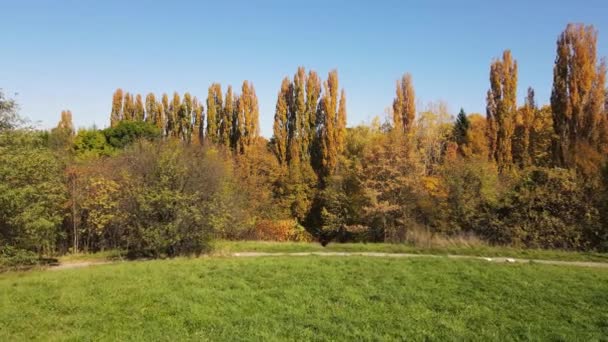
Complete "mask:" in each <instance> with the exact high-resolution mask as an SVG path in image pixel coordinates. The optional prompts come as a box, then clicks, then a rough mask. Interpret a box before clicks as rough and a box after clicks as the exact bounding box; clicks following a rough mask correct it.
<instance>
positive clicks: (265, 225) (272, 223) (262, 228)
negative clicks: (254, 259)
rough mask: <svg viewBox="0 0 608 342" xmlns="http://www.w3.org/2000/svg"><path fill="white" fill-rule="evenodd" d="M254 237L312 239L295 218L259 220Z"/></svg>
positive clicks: (264, 238)
mask: <svg viewBox="0 0 608 342" xmlns="http://www.w3.org/2000/svg"><path fill="white" fill-rule="evenodd" d="M255 238H256V239H258V240H265V241H302V242H310V241H312V236H311V235H310V234H309V233H308V232H307V231H306V230H305V229H304V227H302V226H300V225H299V224H298V223H297V222H296V221H295V220H261V221H260V222H258V223H257V224H256V225H255Z"/></svg>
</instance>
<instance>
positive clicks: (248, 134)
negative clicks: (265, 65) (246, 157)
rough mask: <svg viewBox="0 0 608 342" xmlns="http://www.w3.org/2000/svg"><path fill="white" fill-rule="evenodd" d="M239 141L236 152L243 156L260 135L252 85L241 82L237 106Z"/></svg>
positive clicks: (256, 102)
mask: <svg viewBox="0 0 608 342" xmlns="http://www.w3.org/2000/svg"><path fill="white" fill-rule="evenodd" d="M237 110H238V130H239V139H238V141H237V146H238V147H237V148H238V152H239V153H241V154H244V153H246V152H247V149H248V148H249V147H250V146H251V145H252V144H253V143H254V142H255V140H256V139H257V137H258V136H259V135H260V131H259V123H258V121H259V107H258V98H257V95H256V93H255V88H254V87H253V84H250V83H249V82H248V81H243V86H242V89H241V96H240V97H239V101H238V104H237Z"/></svg>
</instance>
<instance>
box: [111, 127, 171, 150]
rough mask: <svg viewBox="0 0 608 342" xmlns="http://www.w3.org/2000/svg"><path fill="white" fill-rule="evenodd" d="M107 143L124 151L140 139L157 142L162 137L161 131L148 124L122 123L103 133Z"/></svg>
mask: <svg viewBox="0 0 608 342" xmlns="http://www.w3.org/2000/svg"><path fill="white" fill-rule="evenodd" d="M102 133H103V135H104V136H105V138H106V141H107V143H108V144H109V145H110V146H112V147H113V148H116V149H122V148H125V147H126V146H128V145H130V144H132V143H134V142H136V141H137V140H139V139H147V140H155V139H157V138H159V137H160V136H161V132H160V130H159V129H158V128H157V127H156V126H154V125H152V124H149V123H147V122H141V121H134V122H128V121H127V122H121V123H119V124H118V125H116V127H110V128H106V129H104V130H103V131H102Z"/></svg>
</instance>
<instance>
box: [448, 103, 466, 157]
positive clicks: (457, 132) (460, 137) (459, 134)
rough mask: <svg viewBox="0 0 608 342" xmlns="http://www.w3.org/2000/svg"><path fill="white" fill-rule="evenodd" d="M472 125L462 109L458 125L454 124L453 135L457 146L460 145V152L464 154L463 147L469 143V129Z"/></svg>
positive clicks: (457, 118) (458, 117) (457, 119)
mask: <svg viewBox="0 0 608 342" xmlns="http://www.w3.org/2000/svg"><path fill="white" fill-rule="evenodd" d="M470 126H471V123H470V122H469V118H468V117H467V114H466V113H465V112H464V109H462V108H460V112H459V113H458V116H457V117H456V123H454V129H453V133H452V135H453V136H454V140H455V141H456V144H458V150H459V151H460V153H461V154H463V152H462V151H463V147H464V146H465V145H467V144H468V143H469V128H470Z"/></svg>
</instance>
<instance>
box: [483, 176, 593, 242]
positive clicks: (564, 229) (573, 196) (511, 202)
mask: <svg viewBox="0 0 608 342" xmlns="http://www.w3.org/2000/svg"><path fill="white" fill-rule="evenodd" d="M593 204H594V203H593V201H591V200H590V199H589V198H588V196H587V194H586V191H585V187H584V185H583V184H582V179H580V177H577V174H576V172H575V171H573V170H565V169H557V168H555V169H549V168H531V169H530V170H528V171H527V172H526V173H524V174H523V176H522V177H521V179H520V180H519V181H518V182H516V183H515V186H514V187H513V188H512V189H511V190H510V191H509V192H507V193H506V194H505V196H503V198H501V199H500V201H499V203H498V204H496V205H495V206H492V207H490V208H488V209H489V210H488V211H487V214H486V220H487V221H486V222H487V223H486V225H485V226H487V227H488V229H487V230H483V231H482V233H485V235H486V237H487V238H488V239H489V240H490V241H492V242H495V243H500V244H510V245H515V246H525V247H532V248H560V249H588V248H589V247H590V246H589V243H588V240H587V239H585V235H586V234H587V232H588V231H590V230H591V231H596V230H600V229H601V228H600V220H599V212H598V210H597V208H595V207H594V205H593Z"/></svg>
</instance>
